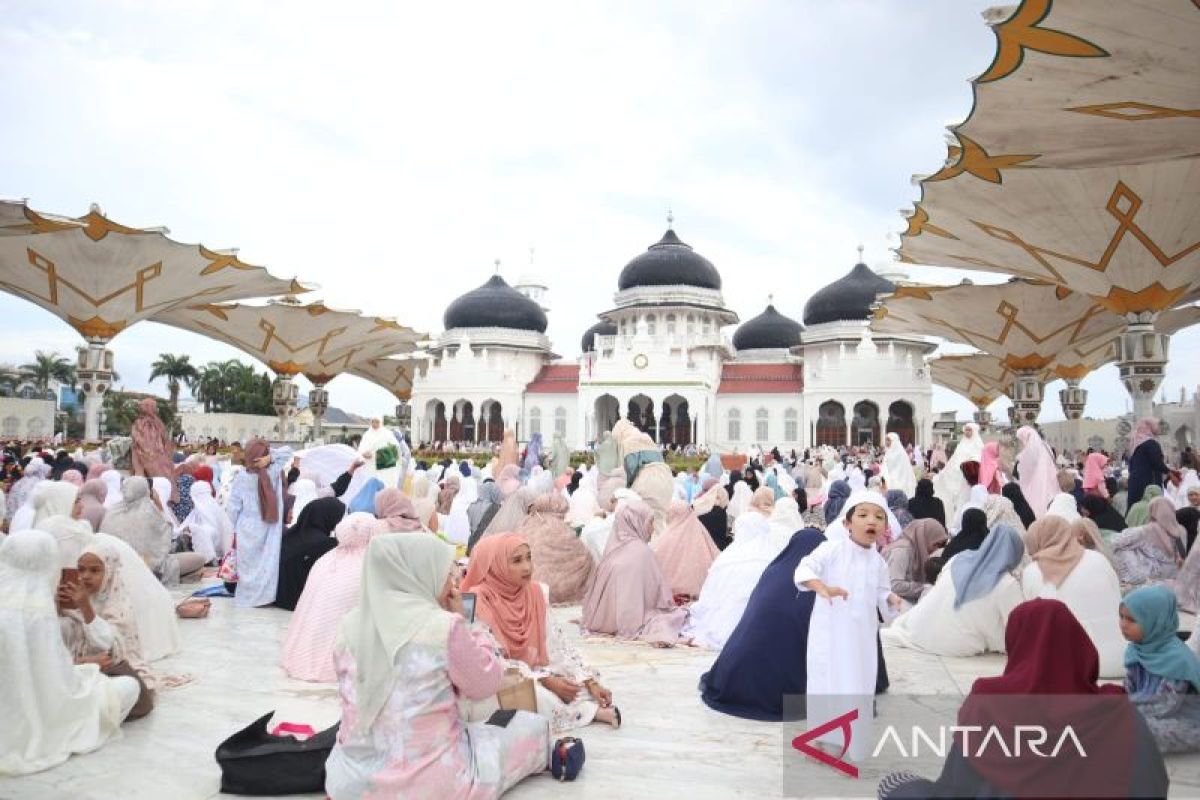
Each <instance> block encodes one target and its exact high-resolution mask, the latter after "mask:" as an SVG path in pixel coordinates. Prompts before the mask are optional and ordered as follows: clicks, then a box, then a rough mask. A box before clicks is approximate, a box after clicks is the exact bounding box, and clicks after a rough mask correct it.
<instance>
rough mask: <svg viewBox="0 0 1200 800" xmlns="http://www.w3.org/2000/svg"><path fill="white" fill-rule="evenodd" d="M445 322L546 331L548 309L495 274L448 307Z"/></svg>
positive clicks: (455, 325) (448, 324) (458, 325)
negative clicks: (543, 308) (544, 309)
mask: <svg viewBox="0 0 1200 800" xmlns="http://www.w3.org/2000/svg"><path fill="white" fill-rule="evenodd" d="M442 325H443V326H444V327H445V329H446V330H450V329H451V328H514V329H516V330H522V331H537V332H538V333H545V332H546V325H547V320H546V312H545V311H542V308H541V306H539V305H538V304H537V303H535V302H533V301H532V300H530V299H529V298H528V297H526V296H525V295H523V294H521V293H520V292H518V291H517V290H516V289H514V288H512V287H511V286H509V285H508V284H507V283H505V282H504V278H501V277H500V276H499V275H493V276H492V277H491V278H489V279H488V281H487V283H485V284H484V285H483V286H480V287H479V288H478V289H472V290H471V291H469V292H467V293H466V294H464V295H463V296H462V297H460V298H458V299H457V300H455V301H454V302H453V303H451V304H450V305H449V306H447V307H446V313H445V314H443V315H442Z"/></svg>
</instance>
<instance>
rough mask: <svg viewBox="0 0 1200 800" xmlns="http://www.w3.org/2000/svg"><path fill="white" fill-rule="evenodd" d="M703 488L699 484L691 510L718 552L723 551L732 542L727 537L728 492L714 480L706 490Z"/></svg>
mask: <svg viewBox="0 0 1200 800" xmlns="http://www.w3.org/2000/svg"><path fill="white" fill-rule="evenodd" d="M706 483H707V481H706ZM703 486H704V484H701V488H702V491H701V492H700V495H699V496H698V497H696V498H694V499H693V500H692V510H693V511H695V512H696V519H698V520H700V524H701V525H703V526H704V529H705V530H706V531H708V535H709V537H710V538H711V539H712V540H713V544H715V545H716V546H717V549H718V550H724V549H725V548H726V547H728V546H729V545H730V543H731V542H732V541H733V539H731V538H730V536H729V512H728V510H727V509H728V507H729V492H728V491H726V489H725V487H724V486H721V485H720V484H719V483H717V481H716V479H713V481H712V485H711V486H709V487H708V488H707V489H703Z"/></svg>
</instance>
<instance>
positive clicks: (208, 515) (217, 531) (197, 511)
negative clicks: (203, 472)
mask: <svg viewBox="0 0 1200 800" xmlns="http://www.w3.org/2000/svg"><path fill="white" fill-rule="evenodd" d="M205 469H207V467H205ZM190 495H191V498H192V513H191V514H188V515H187V517H186V518H185V519H184V520H183V522H182V523H181V525H180V529H181V530H182V531H183V532H185V533H187V534H188V536H189V537H191V540H192V550H193V551H195V552H196V553H199V554H200V557H201V558H203V559H204V563H206V564H213V563H216V562H219V561H220V560H221V558H222V557H223V556H224V555H225V554H226V553H228V552H229V550H230V548H232V547H233V521H232V520H230V519H229V515H228V514H226V513H225V509H223V508H221V506H220V504H219V503H217V499H216V498H215V497H213V488H212V484H211V483H208V482H206V481H200V480H198V481H196V482H195V483H193V484H192V488H191V490H190Z"/></svg>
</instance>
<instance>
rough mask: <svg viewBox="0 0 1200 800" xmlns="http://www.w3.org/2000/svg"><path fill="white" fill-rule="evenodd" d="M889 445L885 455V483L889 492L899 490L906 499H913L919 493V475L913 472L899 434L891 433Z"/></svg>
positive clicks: (910, 460)
mask: <svg viewBox="0 0 1200 800" xmlns="http://www.w3.org/2000/svg"><path fill="white" fill-rule="evenodd" d="M887 443H888V445H887V452H885V453H884V454H883V481H884V483H886V484H887V488H888V491H889V492H890V491H892V490H893V489H899V490H900V491H902V492H904V496H905V497H912V496H913V495H915V494H916V493H917V473H916V472H914V471H913V464H912V459H910V458H909V457H908V452H907V451H906V450H905V449H904V445H902V444H900V435H899V434H896V433H889V434H888V435H887Z"/></svg>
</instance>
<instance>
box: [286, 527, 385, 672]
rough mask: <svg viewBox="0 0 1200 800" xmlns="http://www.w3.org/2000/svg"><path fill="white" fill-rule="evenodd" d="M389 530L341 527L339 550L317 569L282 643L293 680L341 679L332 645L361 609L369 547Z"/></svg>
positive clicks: (306, 584) (320, 563)
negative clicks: (345, 619)
mask: <svg viewBox="0 0 1200 800" xmlns="http://www.w3.org/2000/svg"><path fill="white" fill-rule="evenodd" d="M385 530H386V526H385V525H384V524H382V523H381V524H380V525H378V526H376V527H375V528H373V529H372V530H364V529H363V528H360V527H357V526H355V527H342V526H339V528H338V532H337V537H338V546H337V547H335V548H334V549H332V550H330V551H329V552H328V553H326V554H325V555H323V556H321V557H320V558H318V559H317V563H316V564H313V568H312V570H311V571H310V572H309V573H308V581H306V582H305V584H304V591H303V592H302V593H301V594H300V601H299V602H298V603H296V611H295V613H294V614H293V615H292V620H291V622H290V623H288V629H287V636H286V637H284V640H283V656H282V659H281V663H280V666H282V667H283V671H284V672H286V673H287V674H288V675H289V676H290V677H292V678H295V679H296V680H301V681H314V682H319V683H332V682H333V681H335V680H337V674H336V673H335V672H334V669H333V643H334V642H335V641H337V632H338V625H340V624H341V622H342V617H344V616H346V614H347V613H349V612H350V611H352V610H353V609H355V608H357V607H358V596H359V592H360V591H361V587H362V567H363V560H364V559H365V558H366V555H367V545H368V544H369V543H370V541H371V537H372V536H373V535H374V534H375V533H378V532H380V531H385Z"/></svg>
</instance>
